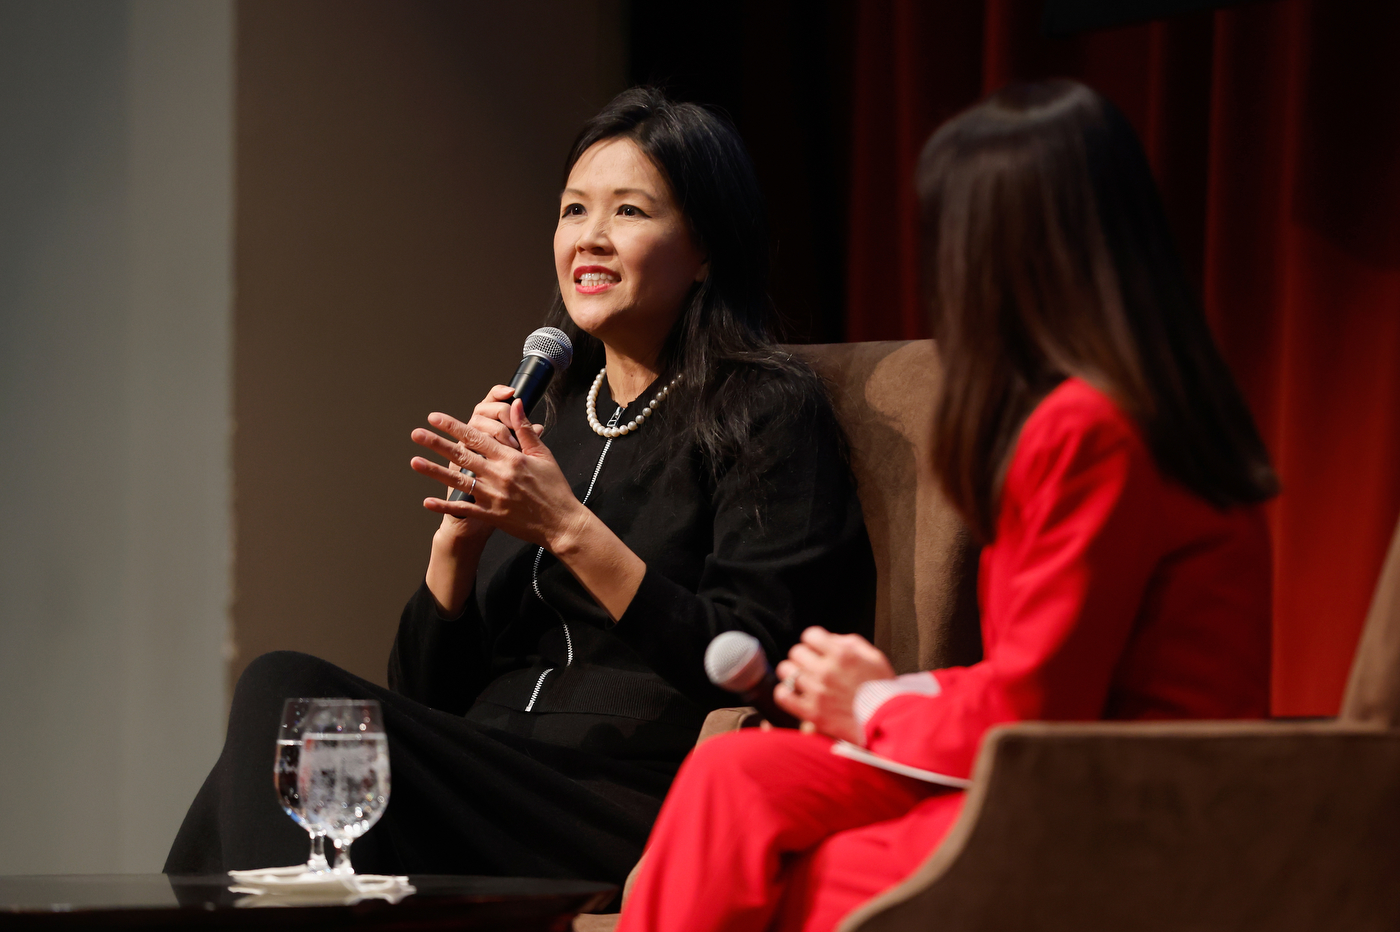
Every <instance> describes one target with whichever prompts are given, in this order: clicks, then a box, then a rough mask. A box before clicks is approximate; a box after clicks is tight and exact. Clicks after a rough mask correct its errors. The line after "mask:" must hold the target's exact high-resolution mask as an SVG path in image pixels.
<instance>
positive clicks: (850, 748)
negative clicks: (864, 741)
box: [831, 741, 972, 790]
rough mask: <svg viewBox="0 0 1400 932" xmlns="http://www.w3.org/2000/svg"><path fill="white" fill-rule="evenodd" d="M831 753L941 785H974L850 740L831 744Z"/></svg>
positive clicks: (959, 787) (965, 786) (959, 786)
mask: <svg viewBox="0 0 1400 932" xmlns="http://www.w3.org/2000/svg"><path fill="white" fill-rule="evenodd" d="M831 753H833V754H835V755H836V756H837V757H846V758H850V759H851V760H853V761H859V762H860V763H862V764H869V765H870V766H871V767H878V768H879V769H881V770H888V771H889V772H890V773H897V774H899V775H901V776H905V777H913V778H914V779H915V780H922V781H924V782H925V783H937V784H939V785H941V786H951V787H953V788H954V789H959V790H965V789H967V788H968V787H969V786H971V785H972V781H971V780H964V779H963V778H962V777H950V776H948V775H947V774H946V773H934V772H933V771H932V770H920V769H919V768H918V767H910V766H909V765H908V764H901V763H899V762H898V761H892V760H890V759H889V758H888V757H881V756H880V755H879V754H871V753H870V752H869V751H867V750H866V749H865V748H863V747H860V746H859V745H856V744H852V743H851V742H849V741H837V742H836V743H835V744H833V745H832V746H831Z"/></svg>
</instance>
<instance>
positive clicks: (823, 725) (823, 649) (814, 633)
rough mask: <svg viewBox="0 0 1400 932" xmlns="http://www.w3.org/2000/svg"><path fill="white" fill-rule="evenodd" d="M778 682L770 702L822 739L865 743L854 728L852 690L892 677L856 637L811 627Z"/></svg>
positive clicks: (882, 659)
mask: <svg viewBox="0 0 1400 932" xmlns="http://www.w3.org/2000/svg"><path fill="white" fill-rule="evenodd" d="M774 672H776V673H777V675H778V679H779V680H780V681H781V682H779V683H778V685H777V686H776V687H774V689H773V699H774V700H775V701H776V702H777V703H778V705H779V706H781V707H782V708H783V709H785V710H787V711H788V712H790V713H792V714H793V715H794V716H796V717H797V718H798V719H799V720H801V721H803V722H811V723H812V725H813V727H815V729H816V730H817V731H820V732H821V733H822V734H825V735H830V736H831V737H833V738H840V739H842V740H845V741H849V742H851V743H852V744H864V743H865V737H864V736H863V735H862V734H861V730H860V726H859V725H857V724H856V716H855V699H856V689H857V688H859V687H860V684H861V683H865V682H867V681H869V680H884V679H890V678H892V677H893V676H894V668H893V667H891V666H890V662H889V659H888V658H886V657H885V655H884V654H883V653H881V652H880V649H879V648H877V647H876V646H875V645H874V644H871V643H870V642H869V641H867V640H866V639H865V638H863V637H861V636H860V635H859V634H832V633H831V632H830V631H828V630H826V629H825V628H819V627H811V628H808V629H807V630H806V631H803V632H802V641H801V643H799V644H796V645H794V646H793V648H792V650H790V651H788V659H787V660H784V661H783V662H782V663H780V664H778V669H777V670H776V671H774Z"/></svg>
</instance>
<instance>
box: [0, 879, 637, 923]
mask: <svg viewBox="0 0 1400 932" xmlns="http://www.w3.org/2000/svg"><path fill="white" fill-rule="evenodd" d="M409 882H410V883H411V884H413V886H414V887H416V888H417V890H418V892H417V893H415V894H413V895H412V896H409V897H406V898H404V899H403V900H401V901H400V902H398V903H395V904H390V903H387V902H385V901H383V900H365V901H363V902H360V903H356V904H355V905H353V906H345V905H340V904H329V905H325V904H322V905H297V906H275V907H268V908H256V909H245V908H242V907H240V906H239V905H238V904H239V901H240V900H244V897H243V896H242V895H240V894H237V893H231V892H229V889H228V888H229V884H230V879H229V877H228V876H227V875H224V874H217V875H211V876H182V875H166V874H54V875H47V876H33V877H0V930H4V929H46V930H47V929H79V928H81V929H112V928H117V929H135V928H143V929H145V928H162V929H284V928H287V929H290V928H296V929H299V930H300V929H326V930H329V929H356V930H359V929H377V930H409V929H413V930H431V929H475V930H483V932H488V930H489V932H505V930H512V932H546V930H548V932H565V930H567V929H568V928H569V926H570V922H571V920H572V919H573V917H574V915H575V914H577V913H580V912H588V911H589V910H593V909H597V908H598V907H599V906H601V905H603V904H604V903H606V902H608V901H609V900H611V899H612V897H613V894H614V893H616V891H617V888H616V887H614V886H612V885H610V884H604V883H591V882H589V881H584V880H535V879H529V878H524V877H453V876H443V875H433V874H419V875H415V876H411V877H409Z"/></svg>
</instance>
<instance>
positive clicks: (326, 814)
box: [297, 700, 389, 873]
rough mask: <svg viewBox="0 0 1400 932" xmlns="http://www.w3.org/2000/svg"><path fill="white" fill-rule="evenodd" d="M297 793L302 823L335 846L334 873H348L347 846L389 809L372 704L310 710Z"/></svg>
mask: <svg viewBox="0 0 1400 932" xmlns="http://www.w3.org/2000/svg"><path fill="white" fill-rule="evenodd" d="M297 793H298V796H299V798H300V802H301V806H302V811H303V813H304V814H305V818H306V821H307V823H308V824H310V825H312V826H314V827H315V828H316V829H317V830H319V831H322V832H325V833H326V834H327V835H328V836H329V837H330V839H331V840H332V841H333V842H335V846H336V848H337V850H338V851H339V856H338V857H337V858H336V865H335V870H336V872H337V873H354V868H353V867H352V866H351V863H350V845H351V843H352V842H353V841H354V840H355V839H357V838H359V837H360V836H361V835H363V834H364V833H365V832H367V831H369V829H370V828H371V827H372V826H373V825H374V823H376V822H378V821H379V817H380V816H381V815H383V814H384V808H385V807H386V806H387V805H388V804H389V740H388V738H387V737H386V736H385V734H384V726H383V724H382V721H381V719H380V712H379V704H378V703H377V702H372V701H369V700H363V701H362V700H341V701H339V702H331V701H324V702H318V703H316V704H314V705H313V707H312V709H311V711H310V712H309V713H308V716H307V725H306V729H305V730H304V731H303V732H302V741H301V757H300V759H299V760H298V762H297Z"/></svg>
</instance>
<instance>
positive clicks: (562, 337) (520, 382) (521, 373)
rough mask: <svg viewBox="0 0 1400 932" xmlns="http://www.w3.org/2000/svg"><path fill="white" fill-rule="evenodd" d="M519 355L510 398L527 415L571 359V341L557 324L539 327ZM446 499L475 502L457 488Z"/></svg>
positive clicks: (529, 337) (526, 339) (467, 472)
mask: <svg viewBox="0 0 1400 932" xmlns="http://www.w3.org/2000/svg"><path fill="white" fill-rule="evenodd" d="M522 355H523V356H524V357H525V358H524V359H522V360H520V365H519V366H517V367H516V369H515V375H514V376H513V377H512V378H511V380H510V387H511V390H512V391H513V392H514V393H515V394H514V395H512V396H511V399H510V400H511V401H514V399H516V398H519V399H520V401H521V403H522V404H523V405H524V406H525V414H526V415H527V416H528V415H529V413H530V411H531V410H532V409H533V408H534V407H535V403H536V402H538V401H539V400H540V399H541V398H543V397H544V390H545V389H546V388H548V387H549V380H550V379H552V378H554V373H556V372H563V371H564V370H565V369H567V368H569V363H571V362H573V359H574V344H573V343H572V342H570V340H569V335H568V334H567V333H565V332H564V331H562V330H560V329H558V328H557V327H541V328H540V329H538V330H536V331H535V332H534V333H532V334H530V335H529V336H528V337H526V338H525V348H524V350H523V351H522ZM462 472H464V473H466V474H467V475H468V476H470V475H473V473H472V471H471V470H470V469H463V470H462ZM447 500H448V501H449V502H460V501H468V502H471V501H475V499H473V498H472V497H471V496H469V495H467V493H465V492H463V491H462V490H461V489H453V490H452V491H451V492H450V493H448V496H447Z"/></svg>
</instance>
